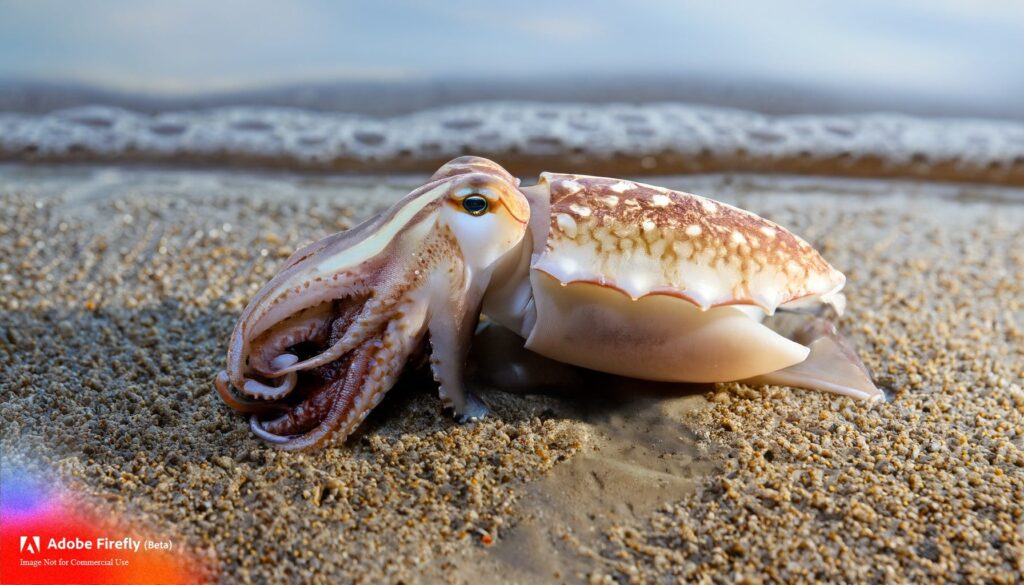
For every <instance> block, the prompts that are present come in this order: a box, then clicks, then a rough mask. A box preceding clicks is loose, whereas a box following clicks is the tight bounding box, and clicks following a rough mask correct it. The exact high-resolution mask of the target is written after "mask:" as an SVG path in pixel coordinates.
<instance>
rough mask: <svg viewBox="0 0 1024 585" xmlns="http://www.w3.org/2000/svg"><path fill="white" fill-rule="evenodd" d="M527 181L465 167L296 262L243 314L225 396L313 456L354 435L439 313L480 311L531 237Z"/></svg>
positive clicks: (311, 248) (443, 173)
mask: <svg viewBox="0 0 1024 585" xmlns="http://www.w3.org/2000/svg"><path fill="white" fill-rule="evenodd" d="M517 187H518V180H517V179H515V178H514V177H512V176H511V175H509V174H508V173H507V172H506V171H505V170H504V169H502V168H501V167H499V166H498V165H496V164H495V163H493V162H491V161H488V160H486V159H481V158H475V157H462V158H458V159H455V160H453V161H451V162H449V163H448V164H446V165H445V166H443V167H441V169H440V170H438V171H437V173H435V174H434V175H433V176H432V177H431V178H430V180H429V181H428V182H427V183H426V184H425V185H423V186H422V187H420V188H418V189H416V190H415V191H413V192H412V193H409V194H408V195H407V196H406V197H404V198H403V199H401V200H400V201H399V202H398V203H396V204H395V205H394V206H393V207H391V208H390V209H388V210H387V211H385V212H384V213H381V214H380V215H378V216H376V217H374V218H371V219H370V220H368V221H366V222H364V223H362V224H360V225H359V226H357V227H355V228H353V229H351V230H348V231H347V232H343V233H338V234H334V235H331V236H328V237H326V238H324V239H322V240H320V241H318V242H315V243H313V244H310V245H308V246H306V247H304V248H302V249H300V250H298V251H297V252H295V253H294V254H293V255H292V256H291V258H289V259H288V260H287V261H286V262H285V264H284V266H283V267H282V268H281V270H280V272H279V273H278V274H277V275H276V276H275V277H274V278H273V279H272V280H271V281H270V282H268V283H267V284H266V285H265V286H264V287H263V288H262V289H260V291H259V292H258V293H256V296H255V297H253V299H252V300H251V301H250V302H249V305H248V306H247V307H246V308H245V310H244V312H243V313H242V316H241V318H240V319H239V321H238V323H237V325H236V326H235V329H234V332H233V333H232V335H231V342H230V346H229V350H228V360H227V369H226V370H225V371H223V372H221V373H220V375H218V377H217V380H216V387H217V390H218V392H219V393H220V395H221V397H222V398H223V399H224V401H225V402H226V403H227V404H228V405H229V406H231V407H232V408H234V409H236V410H239V411H242V412H246V413H250V414H251V415H252V417H251V419H250V426H251V427H252V429H253V431H254V432H255V433H256V434H257V435H259V436H260V437H262V438H264V439H266V440H268V441H271V442H273V443H275V444H278V445H279V446H281V447H284V448H287V449H306V448H311V447H315V446H318V445H322V444H324V443H325V442H326V441H327V440H328V439H330V438H332V437H333V438H343V437H345V436H347V435H349V434H350V433H351V432H352V431H353V430H355V428H356V427H357V426H358V425H359V423H360V422H361V421H362V420H363V418H365V416H366V415H367V413H368V412H369V411H370V410H371V409H372V408H373V407H374V406H375V405H376V404H377V403H378V402H379V401H380V400H381V398H383V396H384V393H385V392H387V391H388V390H389V389H390V388H391V386H392V385H393V384H394V383H395V381H396V380H397V378H398V375H399V374H400V373H401V371H402V369H403V368H404V366H405V363H406V361H407V360H408V358H409V356H410V355H411V354H413V353H414V352H416V351H417V350H418V349H419V348H420V347H421V346H422V345H423V343H422V342H423V340H424V337H425V335H426V333H427V330H428V326H429V325H430V324H431V323H432V320H434V319H435V318H436V316H437V315H439V314H444V313H445V312H450V311H464V312H472V311H479V296H480V294H481V293H480V292H479V291H482V290H484V289H486V287H487V284H488V281H489V279H490V274H491V271H492V269H493V266H494V265H495V264H496V263H497V262H498V261H499V260H500V259H501V258H502V257H503V256H504V255H505V254H506V253H507V252H509V251H510V250H511V249H513V248H515V247H516V246H517V245H518V244H519V243H520V241H521V240H522V239H523V235H524V234H525V231H526V226H527V222H528V220H529V205H528V203H527V201H526V199H525V197H524V196H523V195H522V194H521V193H520V192H519V190H518V189H517Z"/></svg>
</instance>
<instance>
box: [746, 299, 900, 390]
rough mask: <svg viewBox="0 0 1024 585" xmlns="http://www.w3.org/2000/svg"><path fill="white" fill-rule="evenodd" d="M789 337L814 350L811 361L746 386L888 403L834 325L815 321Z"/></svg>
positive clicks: (756, 380)
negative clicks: (789, 388)
mask: <svg viewBox="0 0 1024 585" xmlns="http://www.w3.org/2000/svg"><path fill="white" fill-rule="evenodd" d="M787 337H789V338H790V339H792V340H793V341H796V342H797V343H800V344H802V345H804V346H806V347H808V348H810V350H811V352H810V354H808V356H807V359H805V360H804V361H802V362H800V363H798V364H795V365H792V366H789V367H788V368H783V369H781V370H777V371H774V372H770V373H768V374H763V375H760V376H756V377H754V378H750V379H748V380H743V382H747V383H752V384H777V385H780V386H793V387H796V388H806V389H808V390H823V391H825V392H832V393H835V394H841V395H843V396H850V397H853V398H858V399H861V400H869V401H874V400H884V399H885V393H884V392H882V390H881V389H880V388H878V387H877V386H875V383H874V382H873V381H872V380H871V373H870V372H868V369H867V367H865V366H864V363H863V362H861V360H860V358H859V357H857V353H856V352H855V351H854V350H853V347H852V346H851V345H850V344H849V342H847V341H846V339H845V338H844V337H843V336H842V335H840V334H839V332H838V331H837V330H836V327H835V325H834V324H832V322H831V321H828V320H826V319H821V318H815V319H813V320H812V321H811V322H810V323H808V324H807V325H805V326H803V327H801V328H799V329H796V330H795V331H794V332H792V333H791V334H789V335H787Z"/></svg>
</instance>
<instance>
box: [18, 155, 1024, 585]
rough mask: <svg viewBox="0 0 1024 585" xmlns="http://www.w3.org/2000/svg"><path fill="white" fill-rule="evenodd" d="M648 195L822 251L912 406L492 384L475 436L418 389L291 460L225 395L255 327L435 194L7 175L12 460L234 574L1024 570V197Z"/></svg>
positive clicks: (635, 387) (984, 193) (716, 191)
mask: <svg viewBox="0 0 1024 585" xmlns="http://www.w3.org/2000/svg"><path fill="white" fill-rule="evenodd" d="M645 180H647V181H649V182H658V183H661V184H666V185H668V186H673V187H677V188H686V189H687V190H691V191H695V192H698V193H702V194H707V195H711V196H714V197H716V198H720V199H723V200H725V201H728V202H730V203H735V204H738V205H740V206H743V207H745V208H748V209H751V210H753V211H755V212H758V213H761V214H762V215H765V216H766V217H768V218H770V219H772V220H775V221H778V222H780V223H782V224H784V225H787V226H789V227H791V228H792V229H793V230H794V231H796V232H797V233H799V234H801V235H802V236H804V237H805V238H806V239H808V240H809V241H811V242H812V243H814V244H815V245H816V246H817V247H818V248H819V249H820V250H821V251H822V252H823V253H824V254H825V256H826V257H827V258H828V259H829V260H830V261H831V262H832V263H833V264H834V265H836V266H837V267H838V268H840V269H841V270H843V271H844V272H846V274H847V276H848V277H849V285H848V288H847V290H848V294H849V301H850V302H849V312H848V314H847V315H846V316H845V317H844V318H843V319H842V322H841V324H840V325H841V328H842V329H843V330H844V331H845V332H846V333H847V334H848V335H849V336H850V337H851V339H852V340H853V341H854V343H855V345H857V347H858V348H859V350H860V355H861V356H862V358H863V359H864V361H865V363H866V364H867V365H868V366H869V367H870V368H871V369H872V370H873V371H874V372H875V373H876V375H877V378H878V380H879V381H880V382H881V383H882V384H884V385H885V386H886V387H887V388H888V389H890V390H891V400H890V401H889V402H886V403H883V404H876V405H873V406H869V405H866V404H862V403H858V402H855V401H853V400H850V399H847V398H838V397H834V396H830V395H825V394H818V393H814V392H808V391H802V390H792V389H788V388H778V387H766V388H762V387H753V388H752V387H747V386H742V385H737V384H721V385H718V386H698V387H682V388H679V389H675V390H667V389H666V388H664V387H660V386H659V387H654V388H651V387H646V386H643V385H640V384H631V383H629V382H625V381H622V380H612V379H606V378H603V377H594V376H586V375H580V376H579V377H578V378H576V379H575V382H574V383H573V384H572V385H569V386H571V387H569V388H568V389H566V388H565V387H560V386H558V385H555V386H556V387H555V389H554V391H552V389H550V388H549V389H547V391H546V392H544V393H536V392H533V391H527V392H523V391H522V390H520V391H519V392H515V393H509V392H500V391H489V392H485V393H484V397H485V399H486V400H487V401H488V402H489V404H490V405H491V407H492V410H493V415H492V416H490V417H489V418H487V419H486V420H484V421H482V422H480V423H478V424H475V425H457V424H455V423H453V422H452V421H450V420H449V418H448V417H447V416H445V415H444V414H443V413H442V412H441V410H440V406H439V402H438V400H437V398H436V392H435V391H434V386H433V384H432V383H431V382H430V380H429V377H427V376H425V375H424V374H423V373H422V372H413V373H411V374H410V375H408V376H406V377H405V379H404V380H403V381H402V382H401V383H400V385H399V386H398V387H397V388H396V389H394V390H393V391H392V392H391V393H390V394H389V396H388V398H387V399H386V400H385V401H384V403H383V404H382V405H381V406H380V407H379V408H378V409H377V410H376V411H375V412H374V414H373V415H372V416H371V417H370V418H369V419H368V420H367V422H366V424H364V425H363V427H362V429H361V431H360V432H359V433H358V434H357V435H356V436H353V437H351V438H350V439H349V441H348V442H347V443H346V444H344V445H336V446H333V447H331V448H328V449H325V450H322V451H318V452H315V453H310V454H300V455H295V454H286V453H281V452H278V451H276V450H275V449H273V448H271V447H268V446H267V445H265V444H263V443H261V442H260V441H258V440H257V439H256V438H255V437H253V436H252V435H251V433H250V432H249V430H248V427H247V425H246V423H245V420H244V419H243V418H242V417H241V416H238V415H237V414H235V413H234V412H232V411H230V410H229V409H228V408H226V407H225V406H224V405H223V404H222V403H221V402H220V401H219V399H218V398H217V396H216V394H215V393H214V392H213V389H212V384H211V380H212V378H213V376H214V374H215V373H216V371H217V370H218V369H220V368H221V367H223V360H224V352H225V349H226V342H227V338H228V335H229V334H230V331H231V327H232V326H233V324H234V321H235V318H236V317H237V315H238V313H239V312H240V311H241V309H242V307H243V306H244V304H245V302H246V300H247V299H248V297H249V295H251V294H253V293H254V292H255V290H256V289H257V288H258V287H259V286H260V285H261V284H262V283H263V282H264V281H266V280H267V279H268V278H269V277H270V275H271V274H272V273H273V272H274V270H275V267H276V266H278V265H279V264H280V262H281V261H282V260H283V259H284V257H285V256H286V255H287V254H288V253H290V252H291V251H292V250H293V249H295V247H297V246H298V245H300V244H301V243H303V242H305V241H308V240H310V239H313V238H317V237H320V236H322V235H325V234H326V233H329V232H331V231H335V230H338V229H343V228H346V227H349V226H351V225H353V223H354V222H356V221H358V220H360V219H362V218H364V217H366V216H368V215H369V214H371V213H373V212H374V211H376V210H379V209H381V208H382V207H384V206H386V205H387V204H388V203H389V202H390V201H394V200H395V199H396V198H397V197H399V196H401V195H402V194H404V192H406V191H408V190H409V189H410V188H411V187H412V186H413V185H415V184H416V181H417V178H416V177H392V178H387V179H380V178H373V177H347V178H332V177H325V176H320V177H293V176H286V175H271V174H266V175H260V174H255V173H249V174H241V173H219V172H212V171H211V172H194V171H193V172H186V171H173V170H145V169H118V168H112V167H95V168H86V167H18V166H6V167H0V202H2V203H0V311H2V313H0V314H2V320H0V358H2V360H3V363H4V367H3V371H2V374H0V404H2V407H0V418H2V431H0V447H2V450H3V454H4V457H6V458H8V459H31V460H33V461H35V462H36V464H37V465H39V466H41V467H46V468H50V469H53V470H56V472H57V474H58V475H59V476H60V477H61V478H62V479H63V481H64V482H66V483H67V484H68V485H70V486H72V488H73V489H75V490H77V491H78V492H80V493H82V494H84V495H85V496H86V497H88V498H91V499H92V501H94V502H95V505H97V506H100V507H106V508H109V509H112V510H113V511H114V512H116V513H117V514H120V515H122V516H124V517H127V518H133V519H136V520H137V521H139V522H145V523H147V524H148V525H150V526H152V527H153V530H156V531H158V532H159V533H161V534H164V535H168V536H174V537H175V538H180V539H181V541H182V542H184V543H186V545H187V546H188V547H190V548H191V549H192V550H195V551H197V552H198V553H199V554H202V555H205V556H207V557H208V558H211V559H215V560H216V562H217V563H218V566H219V569H220V575H221V580H222V581H223V582H256V583H263V582H289V581H292V582H347V581H357V582H381V581H388V582H397V581H404V582H431V581H455V582H473V581H480V580H482V579H483V580H489V581H490V580H494V581H504V582H524V583H525V582H562V581H567V582H596V583H602V582H647V581H669V582H674V581H676V580H683V581H714V582H735V581H742V580H746V581H747V582H758V581H795V580H845V581H869V582H870V581H883V580H896V581H939V580H959V581H980V580H992V581H996V582H1013V581H1015V580H1018V579H1019V578H1020V577H1019V576H1020V574H1021V572H1022V571H1024V509H1022V508H1024V507H1022V505H1021V502H1022V501H1024V389H1022V385H1024V329H1022V327H1024V306H1022V302H1024V294H1022V290H1021V289H1022V278H1021V275H1022V273H1024V230H1021V228H1020V226H1021V225H1024V194H1022V193H1021V192H1019V191H1013V190H1009V189H998V190H997V189H993V188H982V187H973V186H957V187H951V186H940V185H929V184H921V183H905V182H896V181H892V182H867V181H859V182H853V181H845V182H838V181H835V180H825V179H815V178H803V179H788V178H769V177H761V176H704V177H669V178H665V179H645ZM577 374H578V372H577ZM539 391H540V390H539V389H538V390H537V392H539ZM674 394H678V395H674Z"/></svg>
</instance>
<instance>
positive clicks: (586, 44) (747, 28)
mask: <svg viewBox="0 0 1024 585" xmlns="http://www.w3.org/2000/svg"><path fill="white" fill-rule="evenodd" d="M620 72H632V73H642V74H665V75H673V76H694V75H697V76H700V75H703V76H714V77H717V78H723V79H752V80H767V81H782V82H792V83H810V84H813V85H816V86H818V87H821V88H824V89H829V90H843V89H845V88H850V89H857V90H860V91H868V92H870V91H875V90H877V91H886V92H899V93H904V94H910V95H914V94H920V95H929V94H941V95H945V96H948V97H950V98H953V99H963V100H972V101H973V100H980V101H985V100H997V101H998V100H1005V99H1020V97H1021V95H1022V91H1024V1H1022V0H978V1H971V0H962V1H951V0H913V1H895V0H854V1H843V2H822V1H816V0H772V1H768V2H765V1H750V2H727V1H718V0H693V1H686V0H652V1H631V2H617V1H611V0H591V1H588V2H579V3H576V2H553V1H548V2H542V1H540V0H525V1H518V2H509V1H505V2H493V3H492V2H480V1H473V0H455V1H450V2H444V1H437V0H432V1H426V2H413V1H386V0H377V1H374V2H331V1H322V2H321V1H316V0H308V1H289V2H285V1H281V2H271V1H268V0H248V1H242V0H216V1H211V0H184V1H169V0H168V1H159V2H157V1H143V0H75V1H50V0H24V1H22V0H0V78H22V79H24V78H29V79H42V80H76V81H87V82H91V83H97V84H101V85H108V86H113V87H116V88H121V89H133V90H146V91H158V92H174V93H180V92H202V91H209V90H222V89H239V88H247V87H252V86H259V85H266V84H280V83H288V82H295V81H319V80H337V79H408V78H431V77H435V78H436V77H447V76H465V77H474V76H481V75H486V76H499V77H500V76H510V77H529V76H539V77H543V76H552V75H555V76H557V75H560V74H577V75H579V74H586V75H600V76H608V77H613V76H615V75H617V74H619V73H620Z"/></svg>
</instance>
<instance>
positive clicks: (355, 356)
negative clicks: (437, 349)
mask: <svg viewBox="0 0 1024 585" xmlns="http://www.w3.org/2000/svg"><path fill="white" fill-rule="evenodd" d="M425 320H426V306H425V305H423V304H422V303H407V304H406V305H405V306H404V307H403V309H402V310H400V311H398V312H397V314H396V318H395V319H393V320H392V321H391V322H390V323H389V324H388V326H387V329H386V330H385V331H384V333H383V335H382V336H381V337H379V338H374V339H371V340H368V341H366V342H365V343H363V344H362V345H361V346H359V347H358V348H356V349H355V350H353V351H352V352H350V353H349V354H347V355H346V356H345V358H343V359H342V360H340V361H339V362H338V363H337V365H336V366H335V367H336V368H337V369H339V370H342V371H343V375H342V376H340V377H338V378H335V379H334V380H333V381H331V382H329V383H328V384H327V385H325V386H322V387H321V388H318V389H317V390H314V392H315V393H316V394H315V396H314V397H312V398H311V399H310V400H307V401H306V402H303V403H301V404H299V405H298V406H296V407H295V408H293V409H292V410H291V411H289V412H287V413H284V414H282V415H280V416H278V417H277V418H275V419H272V420H269V421H261V420H260V419H259V417H258V416H257V415H253V416H252V417H251V418H250V426H251V427H252V429H253V432H255V433H256V434H257V435H258V436H260V437H261V438H264V439H266V440H268V441H271V442H273V443H275V444H277V445H279V446H280V447H282V448H284V449H288V450H303V449H309V448H313V447H316V446H319V445H321V444H323V443H325V442H326V441H328V440H330V438H331V437H332V436H334V435H335V434H339V435H341V436H348V435H349V434H351V433H352V432H353V431H354V430H355V428H356V427H358V426H359V424H360V423H361V422H362V421H363V419H365V418H366V416H367V415H368V414H369V413H370V411H371V410H373V408H374V407H375V406H377V404H379V403H380V401H381V400H382V399H383V398H384V395H385V393H387V391H388V390H389V389H390V388H391V387H392V386H393V385H394V384H395V381H396V380H397V379H398V376H399V375H400V374H401V372H402V369H403V366H404V365H405V362H406V361H407V360H408V358H409V355H410V354H412V352H413V350H414V349H415V347H416V345H417V344H418V342H419V339H421V338H422V336H423V329H424V322H425ZM329 367H330V366H329Z"/></svg>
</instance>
